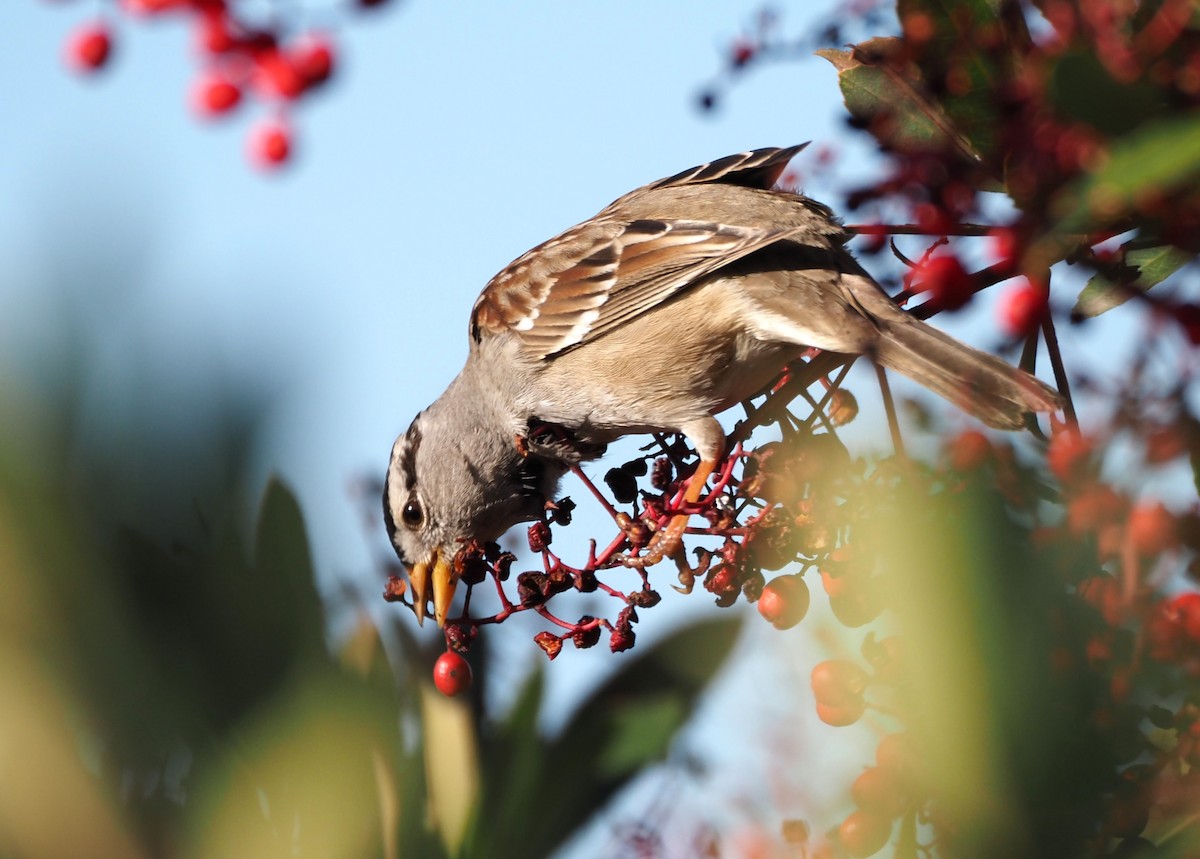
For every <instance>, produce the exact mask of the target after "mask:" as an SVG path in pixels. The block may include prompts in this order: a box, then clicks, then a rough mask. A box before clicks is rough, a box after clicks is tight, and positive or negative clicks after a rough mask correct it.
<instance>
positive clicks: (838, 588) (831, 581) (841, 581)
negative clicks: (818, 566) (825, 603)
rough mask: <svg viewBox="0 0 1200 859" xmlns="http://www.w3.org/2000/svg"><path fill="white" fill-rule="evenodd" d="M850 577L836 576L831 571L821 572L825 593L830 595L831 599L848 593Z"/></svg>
mask: <svg viewBox="0 0 1200 859" xmlns="http://www.w3.org/2000/svg"><path fill="white" fill-rule="evenodd" d="M848 582H849V576H846V575H835V574H833V573H831V572H829V570H821V586H822V587H824V588H825V593H826V594H828V595H829V599H831V600H833V599H836V598H838V597H840V596H842V595H843V594H845V592H846V588H847V587H849V584H848Z"/></svg>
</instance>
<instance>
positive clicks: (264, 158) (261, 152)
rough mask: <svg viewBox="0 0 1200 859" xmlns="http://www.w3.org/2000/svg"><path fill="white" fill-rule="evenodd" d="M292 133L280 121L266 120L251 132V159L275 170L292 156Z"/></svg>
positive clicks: (268, 168)
mask: <svg viewBox="0 0 1200 859" xmlns="http://www.w3.org/2000/svg"><path fill="white" fill-rule="evenodd" d="M291 154H292V133H291V131H290V130H289V129H288V127H287V126H286V125H284V124H283V123H280V122H274V121H272V122H266V123H263V124H262V125H259V126H257V127H255V128H254V129H252V130H251V132H250V160H251V161H253V162H254V163H256V164H257V165H258V166H259V167H262V168H264V169H267V170H273V169H275V168H277V167H279V166H280V165H282V164H283V163H284V162H286V161H287V160H288V158H290V157H291Z"/></svg>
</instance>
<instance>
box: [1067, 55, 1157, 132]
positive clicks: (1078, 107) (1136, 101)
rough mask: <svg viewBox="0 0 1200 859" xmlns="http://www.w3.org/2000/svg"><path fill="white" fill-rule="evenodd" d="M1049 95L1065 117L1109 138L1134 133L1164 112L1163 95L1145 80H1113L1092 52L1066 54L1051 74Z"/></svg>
mask: <svg viewBox="0 0 1200 859" xmlns="http://www.w3.org/2000/svg"><path fill="white" fill-rule="evenodd" d="M1049 83H1050V86H1049V95H1050V98H1051V100H1052V101H1053V103H1054V108H1055V110H1056V111H1057V112H1058V113H1059V114H1060V115H1061V116H1063V117H1066V118H1068V119H1073V120H1077V121H1079V122H1084V123H1087V124H1088V125H1090V126H1092V127H1093V128H1095V129H1096V130H1098V131H1100V132H1102V133H1104V134H1105V135H1108V136H1116V135H1123V134H1127V133H1129V132H1131V131H1132V130H1134V129H1135V128H1137V127H1138V126H1139V125H1141V124H1142V123H1144V122H1146V121H1148V120H1150V119H1153V118H1154V117H1155V116H1157V115H1160V114H1161V113H1162V110H1163V107H1164V95H1163V92H1162V91H1161V90H1159V89H1158V88H1157V87H1155V86H1153V85H1152V84H1148V83H1146V82H1144V81H1138V82H1134V83H1129V84H1126V83H1121V82H1119V81H1117V80H1114V79H1113V77H1112V75H1110V74H1109V73H1108V70H1107V69H1106V68H1105V67H1104V64H1103V63H1102V62H1101V61H1100V58H1099V57H1097V56H1096V54H1095V53H1094V52H1093V51H1073V52H1071V53H1067V54H1064V55H1063V56H1062V57H1060V58H1059V59H1058V61H1057V62H1056V63H1055V64H1054V68H1053V70H1052V71H1051V72H1050V82H1049Z"/></svg>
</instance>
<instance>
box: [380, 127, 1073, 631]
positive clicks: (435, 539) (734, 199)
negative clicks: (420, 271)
mask: <svg viewBox="0 0 1200 859" xmlns="http://www.w3.org/2000/svg"><path fill="white" fill-rule="evenodd" d="M801 148H803V147H802V146H793V147H789V148H786V149H760V150H757V151H754V152H747V153H742V154H739V155H732V156H729V157H728V158H722V159H720V160H719V161H714V162H712V163H711V164H705V165H703V166H700V167H695V168H693V169H691V170H685V171H684V172H682V173H679V174H677V175H675V176H672V177H670V178H668V179H663V180H660V181H658V182H654V183H652V184H650V185H646V186H645V187H643V188H639V189H637V190H636V191H632V192H631V193H629V194H626V195H625V196H623V197H621V198H619V199H618V200H616V201H614V202H613V203H612V204H611V205H609V206H608V207H607V208H605V209H604V210H603V211H602V212H600V213H599V214H598V215H596V216H595V217H594V218H591V219H590V220H587V221H584V222H583V223H582V224H579V225H578V226H575V227H572V228H571V229H569V230H567V231H566V232H564V233H562V234H561V235H559V236H557V237H555V238H553V239H550V240H549V241H547V242H545V243H543V244H541V245H539V246H537V247H536V248H534V249H533V250H531V251H529V252H528V253H526V254H525V255H524V256H521V257H519V258H518V259H517V260H516V261H514V262H513V263H512V264H511V265H509V266H508V267H507V268H505V269H504V270H503V271H501V272H500V273H499V274H498V275H496V277H495V278H493V279H492V281H491V282H490V283H489V284H488V285H487V287H486V288H485V289H484V290H483V293H482V294H481V295H480V296H479V298H478V300H476V302H475V307H474V310H473V311H472V313H471V324H470V354H469V355H468V357H467V362H466V365H465V366H464V367H463V370H462V372H461V373H459V375H458V377H457V378H456V379H455V380H454V381H453V382H451V384H450V386H449V388H447V389H446V392H445V393H444V394H442V396H441V397H439V398H438V400H437V401H436V402H435V403H434V404H433V405H431V406H430V407H429V408H427V409H426V410H425V411H423V412H421V413H420V414H419V415H417V417H416V419H415V420H414V421H413V422H412V425H411V426H410V427H409V428H408V431H407V432H405V433H404V434H403V435H401V436H400V437H399V438H398V439H397V440H396V444H395V446H394V447H393V448H392V456H391V463H390V465H389V467H388V472H387V479H386V483H385V490H384V498H383V510H384V518H385V520H386V523H387V528H388V532H389V535H390V537H391V540H392V545H393V546H394V547H395V549H396V552H397V554H398V555H399V556H400V560H401V561H402V562H403V563H404V564H405V565H406V566H407V567H408V570H409V578H410V581H411V584H412V593H413V600H414V604H415V607H416V612H417V617H418V619H422V618H423V617H424V614H425V610H426V601H427V599H428V594H429V583H430V579H432V585H433V588H432V590H433V593H432V595H433V602H434V613H435V617H436V619H437V622H438V624H439V625H441V624H443V623H444V621H445V618H446V612H447V609H448V608H449V606H450V601H451V598H452V597H453V594H454V585H455V580H454V579H455V576H454V573H453V565H452V561H453V558H454V556H455V554H456V552H457V551H458V550H459V549H460V547H461V544H462V542H463V541H464V540H465V539H468V538H476V539H478V540H481V541H487V540H495V539H497V538H499V536H500V535H501V534H503V533H504V532H505V531H506V530H508V528H509V527H511V526H512V525H514V524H516V523H518V522H522V521H530V520H534V519H537V518H538V517H540V516H541V515H542V514H543V509H544V505H545V502H546V500H547V499H550V498H552V497H553V495H554V492H555V491H556V487H557V485H558V482H559V479H560V478H561V477H562V475H563V474H564V473H565V471H566V470H567V469H568V468H569V467H570V465H571V464H572V463H573V462H578V461H579V460H580V459H585V458H592V457H594V456H596V455H598V454H599V452H600V451H601V450H602V449H603V448H602V446H603V445H604V444H606V443H608V442H610V441H612V440H614V439H616V438H618V437H620V436H623V435H627V434H630V433H644V432H652V431H659V432H680V433H683V434H684V435H685V436H687V438H688V439H689V440H690V441H691V442H692V444H693V445H694V446H695V448H696V450H697V452H698V453H699V454H700V456H701V460H702V461H701V464H700V466H699V467H698V469H697V471H696V473H695V474H694V476H693V477H692V478H691V482H690V484H689V487H688V492H687V496H686V498H687V500H688V501H695V500H697V499H698V498H699V494H700V491H701V488H702V487H703V485H704V482H705V480H706V479H707V478H708V476H709V475H710V474H711V471H712V469H713V466H714V465H715V464H716V462H717V461H718V460H719V459H720V457H721V455H722V453H723V446H724V438H725V434H724V431H723V430H722V428H721V425H720V424H719V423H718V422H717V421H716V419H715V418H714V417H713V415H715V414H717V413H719V412H721V411H722V410H724V409H726V408H728V407H730V406H732V405H734V404H736V403H738V402H741V401H743V400H746V399H748V398H749V397H751V396H752V395H754V394H756V393H757V392H759V391H760V390H762V388H763V387H764V385H766V384H767V383H768V382H769V381H770V380H771V379H772V378H773V377H774V376H776V375H777V374H778V373H779V372H780V371H781V370H782V369H783V367H784V365H785V364H786V363H787V362H788V361H790V360H792V359H794V358H796V357H797V356H799V355H800V354H801V353H802V352H803V351H804V350H805V349H806V348H807V347H817V348H819V349H823V350H829V351H832V352H839V353H850V354H865V355H867V356H869V357H870V358H871V359H872V360H873V361H876V362H878V363H879V364H881V365H882V366H884V367H887V368H890V369H893V370H895V371H897V372H899V373H901V374H903V375H905V376H908V377H909V378H910V379H913V380H915V381H916V382H918V383H920V384H921V385H923V386H925V387H926V388H928V389H929V390H931V391H934V392H935V393H937V394H940V395H941V396H943V397H945V398H946V399H948V400H950V401H951V402H952V403H954V404H956V405H957V406H959V407H960V408H962V409H964V410H965V411H967V412H969V413H971V414H973V415H975V416H976V417H978V418H979V419H980V420H982V421H983V422H984V423H987V424H989V425H991V426H993V427H999V428H1003V429H1016V428H1019V427H1021V426H1022V424H1023V421H1024V418H1025V415H1026V414H1028V413H1029V412H1044V411H1054V410H1055V409H1057V408H1058V407H1059V404H1060V400H1059V397H1058V395H1057V394H1056V393H1055V392H1054V390H1052V389H1051V388H1049V387H1048V386H1046V385H1045V384H1043V383H1042V382H1041V381H1039V380H1038V379H1036V378H1034V377H1033V376H1031V375H1029V374H1027V373H1025V372H1023V371H1021V370H1018V369H1016V368H1014V367H1011V366H1010V365H1008V364H1006V363H1005V362H1004V361H1002V360H1000V359H999V358H996V357H994V356H992V355H988V354H986V353H983V352H980V351H978V350H976V349H973V348H971V347H970V346H967V345H965V344H963V343H960V342H959V341H957V340H955V339H953V338H951V337H949V336H948V335H946V334H943V333H942V332H940V331H938V330H936V329H935V328H932V327H930V326H929V325H927V324H925V323H924V322H921V321H920V320H918V319H915V318H913V317H912V316H909V315H908V314H906V313H905V312H904V311H902V310H901V309H899V308H898V307H897V306H896V305H895V303H893V301H892V300H891V299H890V298H889V297H888V296H887V294H886V293H884V292H883V290H882V289H881V288H880V287H879V286H878V285H877V284H876V283H875V281H874V280H872V279H871V277H870V275H868V274H867V273H866V272H865V271H864V270H863V269H862V268H861V267H860V266H859V264H858V262H857V261H856V260H855V259H854V258H853V257H852V256H851V255H850V253H849V251H847V250H846V248H845V246H844V245H845V243H846V241H847V238H848V236H847V233H846V232H845V231H844V230H843V229H842V227H841V226H840V225H839V224H838V222H837V221H836V220H835V218H834V216H833V214H832V212H831V211H830V210H829V209H828V208H826V207H825V206H823V205H822V204H820V203H817V202H815V201H813V200H810V199H808V198H806V197H802V196H799V195H797V194H793V193H788V192H785V191H780V190H773V186H774V185H775V183H776V182H777V181H778V179H779V176H780V175H781V174H782V172H783V170H784V168H785V167H786V166H787V164H788V162H789V161H790V160H791V158H792V157H793V156H794V155H795V154H796V153H797V152H798V151H800V149H801ZM532 423H546V424H551V425H556V426H558V427H562V428H564V429H565V430H566V431H567V432H568V433H569V434H570V443H561V444H553V443H550V444H539V443H536V441H533V440H531V441H530V443H529V444H528V445H525V444H519V443H518V440H520V439H524V438H526V437H527V436H528V434H529V429H530V426H531V424H532ZM685 521H686V517H682V516H680V517H677V518H676V521H675V522H672V529H674V530H675V531H676V536H677V535H678V534H679V533H682V530H683V525H684V523H685ZM676 526H677V527H676Z"/></svg>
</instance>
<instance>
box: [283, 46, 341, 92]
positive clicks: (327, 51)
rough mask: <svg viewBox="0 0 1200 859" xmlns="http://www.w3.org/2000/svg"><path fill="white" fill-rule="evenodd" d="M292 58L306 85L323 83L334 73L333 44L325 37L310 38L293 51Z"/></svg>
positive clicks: (293, 64) (311, 85)
mask: <svg viewBox="0 0 1200 859" xmlns="http://www.w3.org/2000/svg"><path fill="white" fill-rule="evenodd" d="M290 59H291V63H292V66H293V67H294V68H295V69H296V71H297V72H298V73H299V75H300V77H301V78H302V79H303V81H304V83H305V85H306V86H309V87H313V86H317V85H319V84H323V83H325V81H327V80H329V78H330V76H331V75H332V74H333V45H331V44H330V42H329V40H328V39H325V38H324V37H321V36H313V37H311V38H309V39H308V40H307V41H306V42H305V43H304V44H302V45H300V46H299V47H297V48H295V49H294V50H293V51H292V52H291V55H290Z"/></svg>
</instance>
